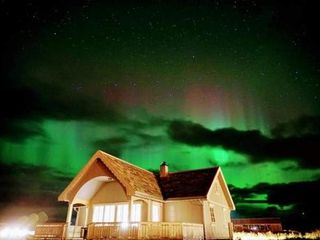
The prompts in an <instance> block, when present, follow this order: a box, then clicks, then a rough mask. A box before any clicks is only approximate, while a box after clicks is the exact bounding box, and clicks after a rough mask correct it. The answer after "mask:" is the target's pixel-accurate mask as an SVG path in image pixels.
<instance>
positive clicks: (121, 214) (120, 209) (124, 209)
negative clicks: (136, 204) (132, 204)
mask: <svg viewBox="0 0 320 240" xmlns="http://www.w3.org/2000/svg"><path fill="white" fill-rule="evenodd" d="M128 212H129V211H128V204H119V205H117V222H128Z"/></svg>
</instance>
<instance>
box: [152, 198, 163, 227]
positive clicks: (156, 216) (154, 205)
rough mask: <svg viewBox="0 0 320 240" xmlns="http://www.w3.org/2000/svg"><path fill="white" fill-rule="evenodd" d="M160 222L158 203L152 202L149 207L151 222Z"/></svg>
mask: <svg viewBox="0 0 320 240" xmlns="http://www.w3.org/2000/svg"><path fill="white" fill-rule="evenodd" d="M160 220H161V206H160V203H157V202H152V205H151V221H152V222H160Z"/></svg>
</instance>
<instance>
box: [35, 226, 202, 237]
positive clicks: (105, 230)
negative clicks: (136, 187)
mask: <svg viewBox="0 0 320 240" xmlns="http://www.w3.org/2000/svg"><path fill="white" fill-rule="evenodd" d="M83 230H84V229H83V228H82V227H81V226H67V225H66V224H65V223H49V224H41V225H37V226H36V229H35V235H34V237H33V239H81V238H83V237H84V236H86V239H88V240H96V239H176V240H178V239H181V240H182V239H187V240H201V239H204V235H203V225H202V224H195V223H175V222H130V223H91V224H89V225H88V227H87V229H86V230H87V231H83Z"/></svg>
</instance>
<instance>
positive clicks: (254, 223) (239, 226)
mask: <svg viewBox="0 0 320 240" xmlns="http://www.w3.org/2000/svg"><path fill="white" fill-rule="evenodd" d="M232 223H233V229H234V231H235V232H275V233H276V232H281V231H282V224H281V221H280V218H238V219H232Z"/></svg>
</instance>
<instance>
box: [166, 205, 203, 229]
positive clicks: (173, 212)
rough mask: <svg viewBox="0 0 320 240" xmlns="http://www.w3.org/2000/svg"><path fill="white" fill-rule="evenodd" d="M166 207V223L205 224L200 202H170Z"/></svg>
mask: <svg viewBox="0 0 320 240" xmlns="http://www.w3.org/2000/svg"><path fill="white" fill-rule="evenodd" d="M164 206H165V207H164V221H165V222H184V223H203V215H202V214H203V213H202V203H201V202H200V201H199V200H187V201H186V200H184V201H172V202H171V201H169V202H166V203H165V204H164Z"/></svg>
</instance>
